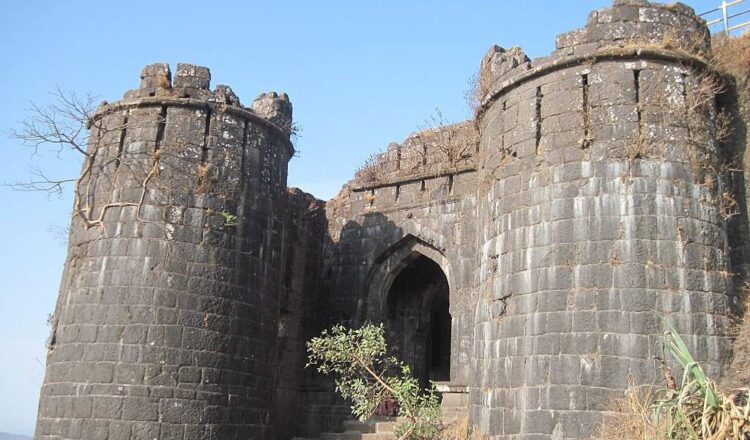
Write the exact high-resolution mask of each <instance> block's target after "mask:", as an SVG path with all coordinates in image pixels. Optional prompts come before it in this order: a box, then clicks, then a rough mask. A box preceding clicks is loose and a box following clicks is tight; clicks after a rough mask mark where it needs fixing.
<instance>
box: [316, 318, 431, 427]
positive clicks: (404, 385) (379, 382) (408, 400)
mask: <svg viewBox="0 0 750 440" xmlns="http://www.w3.org/2000/svg"><path fill="white" fill-rule="evenodd" d="M384 333H385V331H384V329H383V325H382V324H380V325H373V324H366V325H364V326H362V327H361V328H359V329H347V328H346V327H344V326H342V325H336V326H334V327H332V328H331V329H330V330H324V331H323V332H322V333H321V335H320V336H318V337H316V338H313V339H311V340H310V341H309V342H308V343H307V351H308V353H309V355H308V356H309V363H308V364H307V365H308V366H311V365H314V366H316V368H317V371H318V372H319V373H322V374H333V375H334V376H336V391H337V392H338V393H339V394H341V396H342V397H343V398H344V399H347V400H350V401H351V402H352V414H353V415H354V416H355V417H356V418H357V419H359V420H361V421H364V420H367V419H368V418H369V417H371V416H373V415H375V414H376V412H377V410H378V407H380V406H381V405H382V404H384V403H386V402H389V401H391V400H395V401H396V404H397V405H398V415H399V417H402V418H403V422H401V423H399V424H398V425H397V426H396V435H397V436H398V439H399V440H407V439H413V440H417V439H431V438H434V437H435V436H436V435H437V433H438V432H439V431H440V398H439V396H438V393H437V391H436V390H435V387H434V386H431V387H430V388H429V389H427V390H424V389H422V388H420V386H419V381H418V380H417V379H416V378H414V377H413V376H412V374H411V368H410V367H409V366H408V365H406V364H404V363H403V362H401V361H399V360H397V359H396V358H394V357H390V356H387V353H386V352H387V349H386V344H385V336H384Z"/></svg>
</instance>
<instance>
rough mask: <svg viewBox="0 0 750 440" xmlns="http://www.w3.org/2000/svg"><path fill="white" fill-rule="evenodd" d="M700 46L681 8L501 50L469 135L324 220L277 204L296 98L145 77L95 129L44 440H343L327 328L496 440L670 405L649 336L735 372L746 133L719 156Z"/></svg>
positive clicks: (622, 3) (383, 159)
mask: <svg viewBox="0 0 750 440" xmlns="http://www.w3.org/2000/svg"><path fill="white" fill-rule="evenodd" d="M710 45H711V40H710V36H709V33H708V30H707V28H706V26H705V23H704V21H703V20H702V19H700V18H698V17H696V15H695V13H694V11H693V10H692V9H691V8H689V7H687V6H685V5H682V4H675V5H663V4H655V3H654V4H652V3H648V2H646V1H642V0H615V1H614V4H613V5H612V7H610V8H608V9H603V10H599V11H594V12H592V13H591V15H590V17H589V19H588V22H587V24H586V25H585V27H583V28H581V29H577V30H573V31H571V32H568V33H565V34H562V35H560V36H558V37H557V40H556V49H555V50H554V51H553V52H552V53H551V54H550V55H549V56H546V57H541V58H537V59H534V60H529V59H528V58H527V57H526V55H525V54H524V52H523V51H522V50H521V49H519V48H513V49H509V50H506V49H503V48H501V47H498V46H493V47H492V48H490V50H489V52H488V53H487V55H486V56H485V57H484V59H483V60H482V61H481V67H480V71H479V75H478V77H479V83H478V86H477V89H478V90H477V92H478V95H479V104H478V108H477V112H476V118H475V119H474V120H472V121H467V122H464V123H461V124H455V125H447V124H440V125H439V126H436V127H434V128H432V129H428V130H424V131H422V132H419V133H416V134H414V135H412V136H410V137H409V138H407V139H406V140H405V141H403V142H402V143H400V144H395V143H394V144H391V145H389V146H388V148H387V150H386V151H385V152H384V153H382V154H379V155H375V156H373V157H372V158H371V159H370V160H369V161H368V162H367V163H366V164H365V165H364V166H363V167H362V169H361V170H360V171H359V172H358V173H357V175H356V176H355V177H354V178H353V179H352V180H351V181H349V182H348V183H346V184H345V185H344V187H343V188H342V190H341V192H340V193H339V194H338V195H337V196H336V197H335V198H334V199H332V200H330V201H328V202H324V201H321V200H317V199H316V198H314V197H313V196H311V195H309V194H306V193H304V192H302V191H300V190H298V189H295V188H288V187H287V183H286V182H287V163H288V161H289V160H290V158H291V157H292V156H293V154H294V147H293V145H292V143H291V142H290V133H291V132H292V131H293V129H294V124H293V123H292V104H291V102H290V100H289V98H288V97H287V95H286V94H276V93H269V94H262V95H260V96H259V97H258V98H256V99H255V101H253V102H252V104H251V105H250V106H243V105H242V104H240V100H239V99H238V97H237V96H236V95H235V94H234V93H233V92H232V90H231V89H230V88H229V87H227V86H222V85H219V86H216V87H215V88H214V89H213V90H212V89H211V88H210V86H209V83H210V73H209V70H208V69H207V68H205V67H200V66H195V65H189V64H178V65H177V68H176V70H175V72H174V73H172V72H171V71H170V68H169V66H168V65H166V64H152V65H149V66H146V67H145V68H144V69H143V71H142V72H141V82H140V87H139V88H138V89H135V90H130V91H128V92H127V93H126V94H125V96H124V98H123V99H122V100H120V101H117V102H110V103H107V102H104V103H102V104H101V105H100V106H99V108H98V109H97V111H96V113H95V114H94V115H93V116H92V118H91V120H90V122H89V125H90V127H89V129H90V144H89V151H88V154H87V156H86V159H85V162H84V165H83V170H82V173H81V177H80V179H79V181H78V182H77V186H76V201H75V206H74V210H73V212H74V215H73V220H72V227H71V233H70V242H69V251H68V257H67V260H66V265H65V272H64V275H63V279H62V283H61V288H60V294H59V299H58V302H57V305H56V310H55V314H54V319H53V323H52V333H51V335H50V340H49V351H48V358H47V367H46V375H45V380H44V385H43V387H42V391H41V399H40V404H39V415H38V422H37V427H36V434H35V438H36V439H40V440H41V439H86V440H120V439H144V440H145V439H148V440H151V439H184V440H198V439H206V440H208V439H210V440H231V439H236V440H240V439H243V440H244V439H290V438H294V437H307V438H313V437H318V436H320V434H321V433H322V432H327V431H335V430H336V429H337V427H339V426H341V423H342V421H344V420H346V419H347V418H350V417H351V416H350V415H349V408H348V405H347V404H346V402H343V401H341V400H340V399H338V398H337V397H336V394H335V393H334V390H333V384H332V383H331V382H330V380H328V379H326V378H324V377H321V376H319V375H317V374H316V373H315V372H314V371H312V369H311V368H308V369H305V363H306V351H305V341H307V340H308V339H309V338H311V337H313V336H315V335H317V334H319V332H320V331H321V330H322V329H324V328H328V327H330V326H331V325H333V324H335V323H343V324H345V325H347V326H352V327H356V326H359V325H361V324H363V323H364V322H367V321H369V322H382V323H384V324H385V326H386V329H387V337H388V342H389V347H391V348H392V349H393V351H394V353H395V354H397V355H398V356H399V357H401V358H402V359H404V360H405V361H407V362H408V363H409V364H411V365H412V367H413V369H414V372H415V374H416V375H417V377H419V378H420V380H422V381H423V382H425V383H426V382H427V381H428V380H434V381H437V382H438V383H439V389H440V391H441V392H442V393H443V399H444V401H443V403H444V406H449V408H447V410H448V411H449V412H452V413H453V414H455V415H456V416H457V417H458V416H462V417H468V420H469V423H470V424H471V426H473V427H474V429H475V430H477V431H479V432H482V433H485V434H487V435H489V436H491V437H492V438H493V439H529V440H530V439H584V438H588V437H589V436H590V435H591V434H592V433H593V432H594V430H595V428H596V426H597V424H598V423H599V422H600V421H601V420H602V418H603V417H604V416H605V415H606V414H607V412H608V411H609V410H610V407H609V404H610V402H611V400H612V399H613V398H614V397H616V396H619V395H621V394H622V392H623V390H625V389H626V388H627V387H628V386H629V385H630V384H636V385H638V384H650V383H657V382H658V381H659V380H660V377H661V373H660V370H659V363H658V359H657V357H659V356H662V352H661V345H660V337H661V335H662V332H663V331H664V325H663V323H662V321H661V319H660V315H663V316H665V317H667V318H668V319H669V320H670V321H671V322H672V323H673V324H674V325H675V327H676V328H677V330H678V331H679V332H680V333H681V334H682V335H684V338H685V340H686V341H687V343H688V344H689V346H690V348H691V350H692V351H693V353H694V355H695V357H696V358H697V359H698V360H699V361H700V362H701V364H702V365H703V367H704V368H705V369H706V370H707V371H708V373H709V374H711V375H714V376H716V377H721V376H722V375H724V376H727V375H731V373H727V372H729V371H730V370H732V368H735V367H733V366H732V363H733V362H735V363H737V362H742V360H741V359H740V360H738V359H737V356H733V343H734V341H735V339H736V334H735V332H734V330H733V320H732V319H733V317H734V316H735V315H736V314H737V313H739V312H738V310H739V302H740V301H739V298H740V294H739V292H740V286H739V285H740V284H741V274H742V273H744V271H745V269H744V268H745V267H746V265H747V262H748V260H747V251H746V249H747V239H748V232H747V226H746V225H747V214H746V210H745V206H746V204H745V196H744V194H745V186H744V185H745V183H744V179H743V174H742V172H737V171H734V172H730V171H727V170H726V168H727V167H725V166H723V164H725V161H726V158H727V157H728V156H730V155H736V154H740V155H741V154H742V153H743V152H744V145H745V142H744V136H745V131H744V123H743V122H742V121H741V120H737V119H735V120H734V122H733V123H732V124H733V125H734V129H735V130H739V134H740V135H737V134H735V135H733V136H730V137H729V138H727V137H724V136H722V133H721V132H722V131H723V130H724V127H723V126H721V124H720V122H721V121H720V119H721V118H720V115H722V114H724V113H726V112H731V111H734V110H736V107H737V102H738V98H737V96H736V94H733V92H732V89H731V87H722V88H721V89H719V88H718V87H717V84H718V83H717V81H718V80H717V79H716V76H715V75H714V73H715V72H714V71H713V69H712V67H711V65H710V64H708V63H707V62H706V59H707V58H706V54H707V53H708V52H709V51H710ZM735 133H737V131H735ZM738 277H739V278H738ZM745 365H746V364H745ZM323 438H338V437H335V436H330V435H329V436H328V437H325V435H324V437H323ZM341 438H354V437H341ZM356 438H360V437H356ZM362 438H365V437H362Z"/></svg>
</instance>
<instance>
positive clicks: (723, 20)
mask: <svg viewBox="0 0 750 440" xmlns="http://www.w3.org/2000/svg"><path fill="white" fill-rule="evenodd" d="M744 2H745V0H735V1H731V2H728V1H726V0H722V2H721V6H719V7H718V8H716V9H711V10H710V11H706V12H704V13H702V14H700V16H701V17H703V18H704V19H705V20H706V24H707V25H708V27H709V28H710V27H712V26H717V25H720V24H721V25H722V31H723V32H724V33H726V34H729V33H730V32H732V31H735V30H738V29H742V28H744V27H746V26H748V25H750V16H747V17H743V19H745V18H747V20H746V21H744V22H742V23H737V24H732V19H736V18H737V17H740V16H742V15H746V14H750V9H745V10H743V11H740V12H735V11H736V10H737V9H738V8H734V7H735V6H737V5H739V4H741V3H744ZM731 8H734V10H730V9H731ZM718 14H720V17H719V18H713V19H710V17H709V16H715V15H718ZM735 21H736V20H735Z"/></svg>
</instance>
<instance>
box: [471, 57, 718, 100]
mask: <svg viewBox="0 0 750 440" xmlns="http://www.w3.org/2000/svg"><path fill="white" fill-rule="evenodd" d="M628 59H633V60H637V61H642V60H659V61H670V62H679V63H686V64H687V65H689V66H697V67H699V68H701V69H706V70H711V67H710V66H709V65H708V63H707V62H706V60H704V59H702V58H700V57H697V56H695V55H692V54H689V53H687V52H681V51H676V50H671V49H658V48H648V47H641V48H627V47H605V48H601V49H598V50H596V51H594V52H592V53H587V54H582V55H572V56H567V57H563V58H555V59H553V60H552V61H549V62H547V63H544V64H541V65H538V66H533V64H532V66H533V67H531V68H529V69H528V70H526V71H524V72H523V73H521V74H520V75H518V76H516V77H513V78H511V79H507V80H505V81H503V82H502V83H501V84H500V85H499V86H498V87H496V88H494V90H491V91H490V92H489V93H487V95H486V97H485V98H484V99H483V100H482V102H481V105H480V108H479V112H480V114H481V113H484V111H486V110H487V109H488V108H489V106H490V105H492V103H493V102H495V101H496V100H497V98H498V97H499V96H501V95H503V94H505V93H507V92H508V91H510V90H512V89H515V88H516V87H518V86H520V85H521V84H523V83H526V82H528V81H531V80H533V79H536V78H538V77H540V76H544V75H548V74H550V73H552V72H555V71H557V70H562V69H565V68H568V67H573V66H580V65H585V64H593V63H596V62H599V61H611V60H628ZM532 63H533V61H532Z"/></svg>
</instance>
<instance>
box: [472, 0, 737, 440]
mask: <svg viewBox="0 0 750 440" xmlns="http://www.w3.org/2000/svg"><path fill="white" fill-rule="evenodd" d="M709 49H710V42H709V38H708V31H707V29H706V27H705V24H704V22H703V20H701V19H699V18H697V17H696V16H695V13H694V11H693V10H692V9H690V8H689V7H687V6H685V5H681V4H675V5H663V4H650V3H647V2H644V1H637V0H636V1H617V0H616V1H615V2H614V5H613V7H611V8H609V9H604V10H601V11H594V12H593V13H592V14H591V15H590V17H589V21H588V23H587V24H586V26H585V27H584V28H583V29H579V30H575V31H572V32H569V33H566V34H563V35H560V36H558V38H557V50H555V51H554V52H553V53H552V54H551V55H550V56H549V57H543V58H540V59H535V60H533V61H530V60H529V59H528V58H527V57H526V56H525V55H524V53H523V51H522V50H521V49H519V48H513V49H511V50H504V49H502V48H499V47H493V48H492V49H490V51H489V53H488V54H487V55H486V57H485V58H484V60H483V62H482V67H481V74H480V76H481V80H482V83H481V86H480V87H481V91H482V92H483V94H484V95H483V102H482V108H481V116H480V119H479V123H480V132H481V140H480V167H479V173H480V177H479V179H480V182H481V183H480V190H479V191H480V197H479V200H480V201H481V206H480V208H479V212H480V213H481V214H480V224H481V225H482V226H481V228H482V232H481V238H480V241H479V243H477V246H478V250H479V252H480V255H479V257H480V271H479V273H480V276H479V280H478V281H479V285H478V289H479V292H480V294H481V295H482V299H481V300H480V301H479V302H478V303H477V305H476V323H475V338H476V339H475V342H474V356H475V371H476V372H477V374H476V375H475V377H474V381H473V384H472V385H471V386H470V394H471V419H472V421H473V422H474V423H476V424H478V425H479V426H480V427H481V428H482V430H483V431H484V432H489V433H492V434H493V435H496V436H498V438H586V437H587V436H589V435H590V434H591V433H592V431H593V429H594V428H595V426H596V425H597V423H598V422H599V421H600V420H601V414H602V411H607V410H608V408H609V407H608V405H609V402H610V401H611V399H612V398H613V397H614V396H615V395H618V394H617V393H621V390H624V389H626V388H627V387H628V385H629V383H631V382H632V383H636V384H647V383H653V382H654V381H656V380H657V378H658V374H659V368H658V362H657V361H656V360H655V358H656V357H660V356H663V353H662V352H661V351H660V344H659V342H658V338H659V336H660V333H661V331H662V328H663V327H662V323H661V321H660V318H659V314H661V315H663V316H665V317H667V319H669V320H670V321H671V322H672V323H674V325H675V327H676V328H677V330H678V331H679V332H680V333H681V334H683V335H685V338H686V340H687V341H688V343H689V345H690V347H691V349H692V351H693V353H694V354H695V355H696V358H697V359H698V360H699V361H700V362H701V363H702V365H703V366H704V368H706V369H707V370H708V371H709V372H710V374H712V375H714V376H715V377H718V376H719V375H720V373H721V369H722V366H723V365H724V364H726V361H727V360H728V358H729V356H730V353H731V349H730V344H731V340H730V339H729V338H728V337H727V336H728V330H729V324H730V322H729V319H728V315H729V309H730V307H729V306H730V299H731V291H732V289H731V276H730V274H729V273H728V270H727V268H728V244H729V243H728V241H727V234H726V227H727V223H726V217H725V216H724V215H722V211H723V209H724V207H723V202H724V201H723V200H722V191H726V189H724V188H723V187H722V179H721V176H720V175H718V174H717V170H718V169H719V168H720V166H719V163H720V162H721V160H722V156H721V152H720V148H719V144H718V142H717V141H716V137H715V130H716V126H715V119H716V114H717V108H716V97H715V95H716V93H717V87H716V82H717V81H718V80H717V79H716V78H715V77H713V76H712V74H711V73H710V68H709V67H707V66H706V64H705V62H704V61H702V60H703V59H705V58H704V55H705V54H706V53H707V52H708V51H709ZM480 372H481V373H480Z"/></svg>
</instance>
